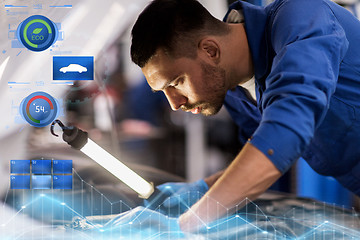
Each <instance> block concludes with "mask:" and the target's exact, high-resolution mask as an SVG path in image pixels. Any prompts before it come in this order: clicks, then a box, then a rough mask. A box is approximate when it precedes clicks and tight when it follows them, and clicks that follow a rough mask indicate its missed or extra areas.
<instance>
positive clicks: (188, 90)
mask: <svg viewBox="0 0 360 240" xmlns="http://www.w3.org/2000/svg"><path fill="white" fill-rule="evenodd" d="M142 71H143V73H144V75H145V77H146V79H147V82H148V84H149V85H150V87H151V88H152V89H153V90H154V91H163V92H164V94H165V96H166V98H167V99H168V101H169V103H170V106H171V108H172V109H173V110H174V111H176V110H178V109H181V110H183V111H190V112H192V113H194V114H198V113H201V114H203V115H206V116H209V115H214V114H216V113H217V112H218V111H219V110H220V108H221V106H222V104H223V102H224V98H225V95H226V91H227V89H226V87H225V71H224V70H223V69H222V68H220V67H217V66H213V65H211V64H209V63H206V62H205V61H203V60H201V59H199V58H196V59H190V58H185V57H184V58H178V59H173V58H170V57H169V56H167V55H166V54H164V53H163V51H157V54H156V55H155V56H154V57H153V58H152V59H151V60H150V61H149V62H148V63H147V64H146V65H145V66H144V67H143V68H142Z"/></svg>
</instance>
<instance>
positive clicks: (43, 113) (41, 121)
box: [19, 92, 60, 127]
mask: <svg viewBox="0 0 360 240" xmlns="http://www.w3.org/2000/svg"><path fill="white" fill-rule="evenodd" d="M59 111H60V110H59V104H58V102H57V101H56V99H55V98H53V97H52V96H51V95H50V94H48V93H45V92H34V93H32V94H30V95H29V96H27V97H26V98H24V99H23V100H22V101H21V104H20V108H19V112H20V115H21V116H22V118H23V119H24V120H25V121H27V122H28V123H29V124H30V125H32V126H34V127H45V126H47V125H49V124H50V123H52V122H53V121H54V120H55V119H56V118H57V116H58V115H59Z"/></svg>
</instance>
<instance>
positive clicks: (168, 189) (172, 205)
mask: <svg viewBox="0 0 360 240" xmlns="http://www.w3.org/2000/svg"><path fill="white" fill-rule="evenodd" d="M156 188H157V189H158V190H159V191H160V192H159V193H158V194H162V196H161V199H162V200H163V202H156V203H153V202H151V201H148V200H145V201H144V206H145V207H148V208H150V209H157V208H158V209H159V210H160V212H162V213H164V214H167V215H169V216H172V217H178V216H179V215H180V214H182V213H184V212H185V211H187V210H188V209H189V208H190V207H191V206H192V205H193V204H195V203H196V202H197V201H198V200H199V199H200V198H201V197H202V196H203V195H204V194H205V193H206V192H207V190H208V189H209V187H208V185H207V184H206V182H205V181H204V180H202V179H201V180H199V181H196V182H192V183H184V182H178V183H175V182H169V183H164V184H162V185H159V186H157V187H156Z"/></svg>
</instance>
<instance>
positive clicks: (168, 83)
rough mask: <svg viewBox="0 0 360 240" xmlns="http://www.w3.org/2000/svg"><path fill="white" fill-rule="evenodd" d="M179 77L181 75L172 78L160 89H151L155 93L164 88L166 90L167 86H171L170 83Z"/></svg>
mask: <svg viewBox="0 0 360 240" xmlns="http://www.w3.org/2000/svg"><path fill="white" fill-rule="evenodd" d="M178 78H179V76H176V77H174V78H172V79H171V80H169V81H167V82H166V83H165V84H164V86H162V87H161V88H160V90H155V89H153V88H151V91H152V92H154V93H156V92H160V91H163V90H165V89H166V88H167V87H169V85H170V84H171V83H172V82H174V81H175V80H176V79H178Z"/></svg>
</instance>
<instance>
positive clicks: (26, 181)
mask: <svg viewBox="0 0 360 240" xmlns="http://www.w3.org/2000/svg"><path fill="white" fill-rule="evenodd" d="M10 188H11V189H30V175H11V176H10Z"/></svg>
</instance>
